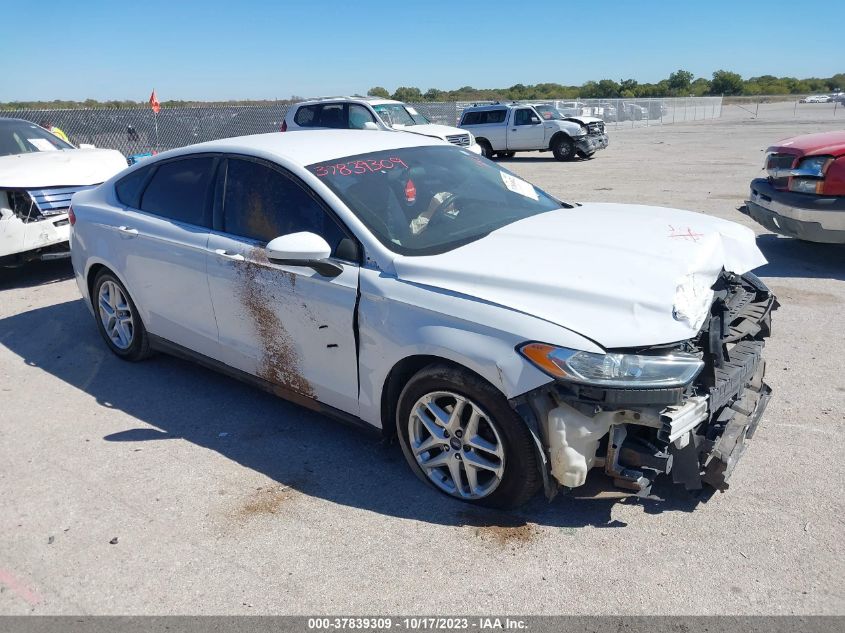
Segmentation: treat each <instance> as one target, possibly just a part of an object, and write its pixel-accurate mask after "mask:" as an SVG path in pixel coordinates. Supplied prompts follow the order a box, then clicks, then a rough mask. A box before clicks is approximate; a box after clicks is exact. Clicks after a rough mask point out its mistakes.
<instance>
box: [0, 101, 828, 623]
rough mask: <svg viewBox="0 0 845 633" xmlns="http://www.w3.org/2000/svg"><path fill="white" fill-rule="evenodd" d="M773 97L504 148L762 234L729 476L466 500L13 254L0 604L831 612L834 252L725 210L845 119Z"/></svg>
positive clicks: (550, 185)
mask: <svg viewBox="0 0 845 633" xmlns="http://www.w3.org/2000/svg"><path fill="white" fill-rule="evenodd" d="M788 106H789V107H786V106H784V105H782V104H774V105H772V106H770V107H768V109H767V108H766V107H764V106H761V111H760V113H758V117H757V118H751V113H749V112H748V111H744V110H742V109H740V108H737V107H735V106H725V107H724V110H723V116H722V118H721V119H719V120H714V121H698V122H694V123H685V124H677V123H676V124H674V125H665V126H662V127H658V128H655V127H651V128H635V129H630V130H622V129H619V130H618V131H612V132H611V145H610V147H609V148H608V149H607V150H605V151H603V152H600V153H599V154H597V155H596V157H595V158H594V159H592V160H586V161H577V162H573V163H557V162H555V161H554V160H552V158H551V156H550V155H549V154H547V153H546V154H539V153H538V154H526V155H519V156H518V157H517V158H515V159H513V160H509V161H507V164H508V166H509V167H510V168H511V169H513V170H514V171H515V172H517V173H519V174H521V175H522V176H523V177H525V178H526V179H528V180H530V181H532V182H534V183H536V184H538V185H540V186H541V187H543V188H545V189H547V190H548V191H550V192H551V193H553V194H556V195H558V196H560V197H562V198H564V199H567V200H574V201H578V200H582V201H587V200H590V201H612V202H627V203H644V204H656V205H662V206H672V207H679V208H687V209H692V210H696V211H701V212H703V213H707V214H710V215H715V216H719V217H723V218H728V219H731V220H734V221H737V222H740V223H743V224H746V225H748V226H751V227H753V228H754V229H755V231H757V232H758V233H759V238H758V243H759V246H760V248H761V249H762V250H763V252H764V253H765V255H766V257H767V258H768V260H769V264H768V265H766V266H765V267H763V268H762V269H760V270H759V273H760V275H761V277H762V278H763V279H764V281H765V282H766V283H768V284H769V285H770V286H771V287H772V288H773V289H774V291H775V292H776V293H777V294H778V297H779V299H780V301H781V304H782V307H781V308H780V310H778V311H777V313H776V314H775V315H774V335H773V336H772V338H771V339H770V340H769V343H768V345H767V348H766V356H767V359H768V382H769V383H770V384H771V386H772V388H773V390H774V397H773V399H772V401H771V403H770V405H769V408H768V411H767V412H766V415H765V418H764V419H763V422H762V423H761V425H760V427H759V429H758V431H757V433H756V435H755V436H754V439H753V440H752V442H751V443H750V446H749V448H748V450H747V452H746V454H745V457H744V458H743V460H742V461H741V462H740V464H739V466H738V467H737V470H736V472H735V474H734V477H733V479H732V482H731V488H730V490H729V491H727V492H726V493H724V494H716V495H714V496H713V497H712V498H710V499H709V500H708V501H706V502H700V501H699V500H696V499H694V498H691V497H689V496H687V495H686V493H683V492H682V491H678V490H676V489H674V488H672V487H669V486H657V487H656V492H657V494H658V496H659V497H660V499H647V500H643V499H636V498H627V499H626V498H623V499H619V498H613V497H612V496H609V495H603V494H601V486H602V485H603V484H605V482H604V481H603V480H602V477H601V476H600V475H598V474H597V473H595V472H594V473H593V475H594V476H591V477H592V481H591V482H590V484H589V485H588V487H587V490H585V491H582V494H580V495H578V496H559V497H558V498H556V499H555V500H554V501H553V502H551V503H548V502H546V501H545V499H543V498H542V497H538V498H537V499H535V500H534V501H533V502H532V503H530V504H529V505H528V506H526V507H525V508H523V509H521V510H520V511H519V512H515V513H510V514H503V513H496V512H488V511H483V510H478V509H474V508H472V507H470V506H467V505H464V504H461V503H459V502H456V501H452V500H450V499H448V498H446V497H444V496H442V495H440V494H438V493H437V492H435V491H433V490H430V489H428V488H427V487H425V486H424V485H423V484H421V483H420V482H419V481H418V480H417V479H416V477H414V475H413V474H412V473H411V471H410V470H409V469H408V468H407V466H406V464H405V463H404V460H403V457H402V455H401V451H400V449H399V448H398V446H396V445H388V446H385V445H382V444H381V443H379V442H378V441H377V440H374V439H373V438H371V437H370V436H368V435H366V434H363V433H361V432H359V431H356V430H355V429H352V428H349V427H346V426H343V425H341V424H339V423H337V422H334V421H332V420H330V419H326V418H324V417H321V416H320V415H317V414H315V413H311V412H308V411H306V410H304V409H301V408H299V407H297V406H294V405H291V404H288V403H286V402H284V401H281V400H278V399H275V398H273V397H272V396H269V395H266V394H264V393H262V392H259V391H256V390H254V389H253V388H251V387H248V386H246V385H244V384H241V383H239V382H236V381H234V380H231V379H229V378H226V377H224V376H221V375H218V374H215V373H212V372H210V371H206V370H205V369H202V368H200V367H198V366H196V365H193V364H190V363H188V362H183V361H180V360H176V359H174V358H170V357H167V356H161V355H160V356H157V357H155V358H153V359H151V360H149V361H147V362H144V363H140V364H129V363H124V362H121V361H120V360H118V359H117V358H115V357H113V356H112V355H111V354H110V353H109V352H108V351H107V349H106V347H105V345H104V343H103V342H102V341H101V339H100V338H99V335H98V333H97V331H96V329H95V325H94V322H93V320H92V318H91V316H90V314H89V313H88V311H87V310H86V308H85V306H84V305H83V304H82V301H81V299H80V297H79V294H78V291H77V288H76V285H75V283H74V281H73V280H72V278H71V271H70V265H69V263H68V262H53V263H49V264H39V265H31V266H27V267H26V268H24V269H19V270H15V271H3V272H2V273H0V614H25V613H37V614H329V613H330V614H397V613H405V614H407V613H425V614H487V613H490V612H498V613H503V612H507V613H514V614H564V613H576V614H843V613H845V589H843V582H842V579H843V577H845V560H843V547H842V541H841V538H842V534H843V527H845V522H844V521H843V487H845V476H843V467H842V463H841V461H840V460H841V459H843V439H842V438H843V432H844V431H845V377H843V368H845V362H843V357H845V341H843V334H842V333H843V331H845V310H843V308H845V247H838V246H824V245H815V244H809V243H802V242H798V241H795V240H791V239H782V238H778V237H776V236H774V235H772V234H770V233H767V232H765V231H764V230H762V229H761V228H760V227H758V226H756V225H755V224H753V223H752V222H751V221H750V220H749V219H748V218H746V217H745V216H743V215H741V214H740V213H739V212H738V211H737V208H738V207H739V206H740V205H741V204H742V202H743V199H744V197H745V195H746V192H747V189H748V183H749V181H750V180H751V179H752V178H753V177H755V176H757V175H759V174H760V173H761V165H762V158H763V150H764V148H765V147H766V146H767V145H768V144H770V143H772V142H774V141H776V140H778V139H781V138H784V137H787V136H791V135H795V134H801V133H807V132H814V131H821V130H831V129H836V128H842V127H845V125H843V118H845V117H833V116H832V112H829V111H828V109H826V106H825V105H824V104H819V109H818V110H816V111H815V112H817V113H818V114H815V113H814V112H812V111H809V110H808V109H807V108H802V109H801V115H800V116H794V115H793V106H792V104H788ZM806 112H811V113H810V114H809V115H807V114H805V113H806ZM842 114H843V115H845V112H843V113H842ZM609 228H611V227H609ZM578 497H590V498H578Z"/></svg>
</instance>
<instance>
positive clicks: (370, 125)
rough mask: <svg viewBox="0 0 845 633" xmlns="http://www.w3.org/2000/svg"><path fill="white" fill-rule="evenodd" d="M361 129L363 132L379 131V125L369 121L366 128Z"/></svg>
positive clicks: (365, 125) (365, 124)
mask: <svg viewBox="0 0 845 633" xmlns="http://www.w3.org/2000/svg"><path fill="white" fill-rule="evenodd" d="M361 129H362V130H378V125H376V124H375V123H373V122H372V121H367V122H365V123H364V126H363V127H362V128H361Z"/></svg>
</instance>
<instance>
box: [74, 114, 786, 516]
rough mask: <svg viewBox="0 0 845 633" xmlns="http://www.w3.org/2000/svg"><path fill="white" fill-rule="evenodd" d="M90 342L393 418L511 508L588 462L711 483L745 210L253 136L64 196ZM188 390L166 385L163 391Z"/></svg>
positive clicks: (757, 369) (731, 390)
mask: <svg viewBox="0 0 845 633" xmlns="http://www.w3.org/2000/svg"><path fill="white" fill-rule="evenodd" d="M70 217H71V223H72V224H73V227H72V231H71V247H72V261H73V267H74V270H75V274H76V280H77V283H78V285H79V289H80V290H81V292H82V295H83V297H84V298H85V302H86V304H87V305H88V307H89V308H90V310H91V312H92V314H93V315H94V317H95V320H96V323H97V326H98V328H99V331H100V333H101V334H102V336H103V338H104V340H105V342H106V344H107V345H108V346H109V347H110V348H111V350H112V351H113V352H114V353H115V354H117V355H118V356H120V357H121V358H124V359H127V360H132V361H137V360H141V359H143V358H145V357H147V356H149V355H150V354H151V353H152V352H154V351H163V352H169V353H173V354H177V355H180V356H183V357H189V358H192V359H194V360H196V361H197V362H199V363H202V364H205V365H207V366H210V367H212V368H215V369H218V370H220V371H223V372H226V373H228V374H230V375H232V376H235V377H238V378H240V379H243V380H246V381H248V382H251V383H253V384H255V385H257V386H260V387H262V388H264V389H267V390H269V391H271V392H273V393H275V394H277V395H280V396H283V397H285V398H288V399H290V400H293V401H294V402H297V403H299V404H301V405H303V406H307V407H310V408H313V409H316V410H319V411H323V412H325V413H328V414H331V415H334V416H337V417H339V418H342V419H345V420H348V421H352V422H356V423H359V424H363V425H366V426H370V427H376V428H378V429H381V430H382V432H383V433H384V434H386V435H388V436H394V435H395V436H396V437H397V438H398V441H399V443H400V444H401V446H402V449H403V452H404V454H405V456H406V458H407V460H408V463H409V464H410V466H411V468H412V469H413V471H414V472H415V473H416V474H417V475H418V476H419V477H420V478H421V479H422V480H423V481H426V482H428V483H429V484H431V485H432V486H434V487H435V488H437V489H438V490H440V491H442V492H444V493H446V494H448V495H451V496H453V497H456V498H458V499H461V500H464V501H468V502H472V503H480V504H484V505H490V506H496V507H513V506H516V505H519V504H521V503H523V502H525V501H526V500H528V499H529V498H530V497H531V496H532V495H533V494H534V493H535V492H537V490H538V489H539V488H541V487H543V488H545V491H546V494H547V495H548V496H549V497H551V496H552V495H553V494H554V493H555V492H556V491H557V490H558V488H559V486H564V487H567V488H575V487H577V486H580V485H582V484H584V481H585V478H586V476H587V471H588V470H589V469H590V468H593V467H602V468H603V469H604V470H605V472H606V473H608V474H609V475H610V476H611V478H612V480H613V481H614V483H615V484H616V485H617V486H620V487H622V488H624V489H627V490H631V491H634V492H637V493H640V494H643V493H646V492H648V490H649V487H650V485H651V482H652V480H653V479H654V477H656V476H657V475H659V474H660V473H670V474H671V475H672V476H673V478H674V480H675V481H676V482H677V483H681V484H683V485H684V486H686V487H687V488H688V489H699V488H702V487H703V486H710V487H712V488H716V489H724V488H726V487H727V483H726V482H727V479H728V478H729V476H730V474H731V471H732V470H733V468H734V465H735V463H736V460H737V459H738V457H739V456H740V455H741V454H742V451H743V450H744V448H745V445H744V442H745V439H746V437H750V436H751V434H752V433H753V431H754V428H755V427H756V425H757V422H758V420H759V418H760V415H761V413H762V410H763V408H764V407H765V404H766V401H767V400H768V397H769V389H768V387H767V386H766V385H765V383H764V382H763V372H764V366H765V365H764V362H763V360H762V357H761V353H762V348H763V344H764V338H765V337H767V336H768V334H769V326H770V314H771V311H772V309H773V308H774V307H776V305H777V304H776V302H775V299H774V297H773V296H772V295H771V294H770V293H769V291H768V290H767V289H766V287H765V286H764V285H763V284H762V283H761V282H760V281H759V280H758V279H757V278H756V277H755V276H754V275H752V274H750V273H748V271H749V270H751V269H752V268H754V267H756V266H759V265H761V264H763V263H765V259H764V258H763V256H762V254H761V253H760V251H759V250H758V249H757V247H756V244H755V241H754V234H753V232H752V231H751V230H749V229H747V228H744V227H741V226H739V225H737V224H733V223H731V222H727V221H724V220H719V219H716V218H712V217H707V216H703V215H698V214H695V213H691V212H688V211H679V210H673V209H664V208H656V207H643V206H635V205H621V204H588V205H573V204H567V203H563V202H560V201H559V200H556V199H555V198H553V197H551V196H549V195H548V194H546V193H544V192H543V191H541V190H540V189H538V188H537V187H534V186H533V185H531V184H530V183H528V182H526V181H525V180H523V179H521V178H519V177H518V176H516V175H514V174H512V173H510V172H508V171H507V170H505V169H503V168H502V167H501V166H499V165H497V164H495V163H493V162H490V161H488V160H486V159H484V158H481V157H479V156H477V155H476V154H474V153H472V152H470V151H467V150H466V149H463V148H458V147H454V146H451V145H450V144H448V143H446V142H443V141H439V140H435V139H430V138H426V137H423V136H420V135H414V134H407V133H395V132H372V133H370V134H361V133H360V132H356V131H346V130H340V131H323V132H301V133H298V134H267V135H260V136H250V137H242V138H233V139H228V140H223V141H216V142H211V143H204V144H201V145H195V146H192V147H187V148H184V149H180V150H174V151H171V152H167V153H164V154H161V155H159V156H156V157H155V158H152V159H150V160H147V161H145V162H142V163H140V164H138V165H135V166H134V167H131V168H130V169H128V170H127V171H125V172H124V173H122V174H120V175H119V176H117V177H115V178H112V179H111V180H109V181H107V182H106V183H105V184H104V185H103V186H101V187H99V188H97V189H94V190H89V191H84V192H81V193H79V194H77V195H76V196H75V197H74V198H73V209H72V211H71V216H70ZM189 396H190V394H186V397H189Z"/></svg>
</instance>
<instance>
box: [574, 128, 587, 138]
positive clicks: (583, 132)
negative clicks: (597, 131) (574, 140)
mask: <svg viewBox="0 0 845 633" xmlns="http://www.w3.org/2000/svg"><path fill="white" fill-rule="evenodd" d="M572 136H577V137H581V136H587V128H583V127H582V128H580V129H579V130H578V131H577V132H575V133H574V134H573V135H572Z"/></svg>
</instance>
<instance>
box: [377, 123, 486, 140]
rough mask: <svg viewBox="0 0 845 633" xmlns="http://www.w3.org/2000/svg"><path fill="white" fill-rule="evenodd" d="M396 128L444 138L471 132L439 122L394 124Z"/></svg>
mask: <svg viewBox="0 0 845 633" xmlns="http://www.w3.org/2000/svg"><path fill="white" fill-rule="evenodd" d="M393 129H394V130H402V131H403V132H413V133H414V134H422V135H424V136H433V137H435V138H442V139H443V140H446V137H447V136H454V135H456V134H469V132H467V131H466V130H462V129H460V128H457V127H451V126H449V125H439V124H437V123H427V124H425V125H394V126H393Z"/></svg>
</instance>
